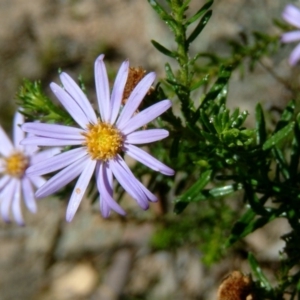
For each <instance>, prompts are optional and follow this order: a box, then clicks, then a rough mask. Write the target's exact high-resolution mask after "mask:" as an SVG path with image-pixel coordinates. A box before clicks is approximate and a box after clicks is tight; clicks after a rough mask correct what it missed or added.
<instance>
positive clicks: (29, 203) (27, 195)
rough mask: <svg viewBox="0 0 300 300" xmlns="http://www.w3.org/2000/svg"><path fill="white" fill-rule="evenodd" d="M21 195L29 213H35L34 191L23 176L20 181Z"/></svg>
mask: <svg viewBox="0 0 300 300" xmlns="http://www.w3.org/2000/svg"><path fill="white" fill-rule="evenodd" d="M21 183H22V193H23V198H24V202H25V205H26V207H27V208H28V210H29V211H31V212H32V213H36V212H37V206H36V202H35V197H34V191H33V188H32V185H31V182H30V180H29V179H28V178H27V177H26V176H25V177H24V178H23V179H22V182H21Z"/></svg>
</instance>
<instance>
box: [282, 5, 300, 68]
mask: <svg viewBox="0 0 300 300" xmlns="http://www.w3.org/2000/svg"><path fill="white" fill-rule="evenodd" d="M282 17H283V19H284V20H285V21H286V22H287V23H289V24H290V25H292V26H295V27H296V28H298V30H294V31H290V32H287V33H284V34H283V35H282V36H281V41H282V42H283V43H290V42H296V41H300V10H299V8H297V7H296V6H294V5H292V4H288V5H287V6H286V7H285V9H284V11H283V13H282ZM299 59H300V44H298V45H297V46H296V48H295V49H294V50H293V51H292V53H291V55H290V58H289V63H290V64H291V65H292V66H294V65H296V63H297V62H298V61H299Z"/></svg>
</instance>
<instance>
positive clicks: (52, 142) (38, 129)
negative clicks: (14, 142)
mask: <svg viewBox="0 0 300 300" xmlns="http://www.w3.org/2000/svg"><path fill="white" fill-rule="evenodd" d="M103 58H104V55H100V56H99V57H98V58H97V59H96V62H95V82H96V92H97V100H98V107H99V112H100V119H99V118H97V116H96V113H95V111H94V110H93V108H92V106H91V104H90V102H89V101H88V99H87V98H86V96H85V94H84V93H83V92H82V90H81V89H80V88H79V87H78V85H77V84H76V83H75V82H74V81H73V79H72V78H71V77H70V76H69V75H68V74H66V73H61V75H60V79H61V82H62V84H63V87H64V88H62V87H60V86H59V85H58V84H56V83H51V85H50V87H51V89H52V91H53V92H54V94H55V95H56V97H57V99H58V100H59V101H60V102H61V104H62V105H63V106H64V107H65V108H66V110H67V111H68V112H69V113H70V115H71V116H72V118H73V119H74V121H76V123H77V124H78V125H79V126H80V128H77V127H70V126H65V125H56V124H36V123H25V124H24V125H23V126H22V129H23V130H24V131H26V132H29V133H31V134H34V135H35V136H34V137H29V138H26V139H25V140H23V142H22V144H24V145H40V146H77V147H75V148H74V149H71V150H68V151H66V152H64V153H61V154H59V155H57V156H55V157H53V158H50V159H47V160H44V161H43V162H41V163H40V164H37V165H34V166H32V167H30V168H29V169H28V170H27V174H30V175H34V176H37V175H42V174H46V173H50V172H54V171H57V170H61V169H62V170H61V171H59V172H58V173H57V174H56V175H54V176H53V177H52V178H51V179H50V180H49V181H48V182H47V183H45V184H44V185H43V186H42V187H41V188H39V189H38V191H37V192H36V196H37V197H45V196H48V195H50V194H53V193H54V192H56V191H57V190H59V189H60V188H62V187H63V186H64V185H66V184H68V183H69V182H70V181H72V180H73V179H74V178H76V177H77V176H79V175H80V176H79V179H78V180H77V183H76V185H75V187H74V190H73V193H72V195H71V198H70V201H69V204H68V207H67V212H66V220H67V221H71V220H72V219H73V217H74V215H75V213H76V211H77V209H78V206H79V204H80V202H81V200H82V197H83V195H84V193H85V191H86V189H87V186H88V184H89V181H90V179H91V177H92V175H93V174H94V172H95V175H96V182H97V187H98V190H99V193H100V210H101V212H102V215H103V216H104V217H108V216H109V214H110V211H111V210H114V211H116V212H117V213H119V214H121V215H124V214H125V211H124V210H123V208H122V207H121V206H120V205H119V204H118V203H117V202H116V201H115V200H114V199H113V176H114V177H115V178H116V179H117V180H118V181H119V183H120V184H121V186H122V187H123V188H124V189H125V191H127V193H128V194H130V195H131V196H132V197H133V198H134V199H135V200H136V201H137V203H138V204H139V205H140V206H141V207H142V208H143V209H147V208H148V206H149V204H148V201H157V198H156V196H155V195H154V194H152V193H151V192H150V191H149V190H148V189H147V188H146V187H145V186H144V185H143V184H142V183H141V182H140V181H139V180H138V179H137V178H136V177H135V176H134V175H133V174H132V172H131V170H130V169H129V167H128V166H127V164H126V163H125V161H124V159H123V157H122V154H123V153H126V154H127V155H129V156H131V157H132V158H134V159H136V160H137V161H139V162H141V163H143V164H144V165H146V166H148V167H149V168H152V169H153V170H155V171H158V172H160V173H162V174H165V175H169V176H170V175H174V171H173V170H172V169H171V168H169V167H168V166H166V165H164V164H163V163H161V162H160V161H158V160H157V159H156V158H154V157H152V156H151V155H150V154H148V153H147V152H145V151H144V150H142V149H140V148H138V147H136V146H135V145H138V144H147V143H151V142H154V141H158V140H161V139H163V138H165V137H167V136H168V135H169V133H168V131H166V130H164V129H148V130H138V131H137V129H139V128H142V127H143V126H144V125H145V124H147V123H149V122H151V121H152V120H154V119H155V118H157V117H158V116H159V115H161V114H162V113H164V112H165V111H166V110H167V109H169V108H170V107H171V101H170V100H163V101H160V102H158V103H156V104H154V105H152V106H151V107H148V108H147V109H145V110H143V111H141V112H139V113H136V110H137V108H138V107H139V105H140V103H141V102H142V100H143V98H144V97H145V95H146V94H147V93H148V91H149V89H150V87H151V85H152V83H153V81H154V79H155V73H149V74H147V75H146V76H144V77H143V78H142V79H141V80H140V81H139V82H138V84H137V85H136V86H135V88H134V89H133V91H132V92H131V94H130V95H129V97H128V100H127V101H126V104H125V105H124V107H123V108H122V109H121V103H122V99H123V94H124V88H125V85H126V82H127V77H128V72H129V62H128V61H125V62H123V64H122V65H121V67H120V69H119V71H118V74H117V77H116V80H115V83H114V86H113V89H112V93H111V95H110V89H109V82H108V77H107V72H106V68H105V64H104V62H103Z"/></svg>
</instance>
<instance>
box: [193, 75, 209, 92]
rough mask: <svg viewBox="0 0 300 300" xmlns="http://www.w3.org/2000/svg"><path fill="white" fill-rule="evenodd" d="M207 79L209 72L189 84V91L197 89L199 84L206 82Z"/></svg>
mask: <svg viewBox="0 0 300 300" xmlns="http://www.w3.org/2000/svg"><path fill="white" fill-rule="evenodd" d="M208 80H209V74H206V75H205V76H204V77H202V78H201V79H200V80H199V81H197V82H195V83H194V84H193V85H192V86H191V91H194V90H196V89H198V88H199V87H200V86H202V85H204V84H207V83H208Z"/></svg>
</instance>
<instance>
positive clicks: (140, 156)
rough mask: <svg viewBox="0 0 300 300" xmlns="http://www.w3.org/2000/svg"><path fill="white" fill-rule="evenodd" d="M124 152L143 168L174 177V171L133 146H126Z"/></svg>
mask: <svg viewBox="0 0 300 300" xmlns="http://www.w3.org/2000/svg"><path fill="white" fill-rule="evenodd" d="M125 152H126V154H128V155H129V156H130V157H132V158H134V159H135V160H137V161H139V162H141V163H142V164H144V165H145V166H147V167H149V168H151V169H152V170H154V171H157V172H160V173H162V174H164V175H168V176H172V175H174V173H175V172H174V170H172V169H171V168H169V167H168V166H166V165H165V164H163V163H162V162H160V161H159V160H158V159H156V158H154V157H153V156H151V155H150V154H148V153H147V152H146V151H144V150H142V149H140V148H138V147H136V146H134V145H126V146H125Z"/></svg>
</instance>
